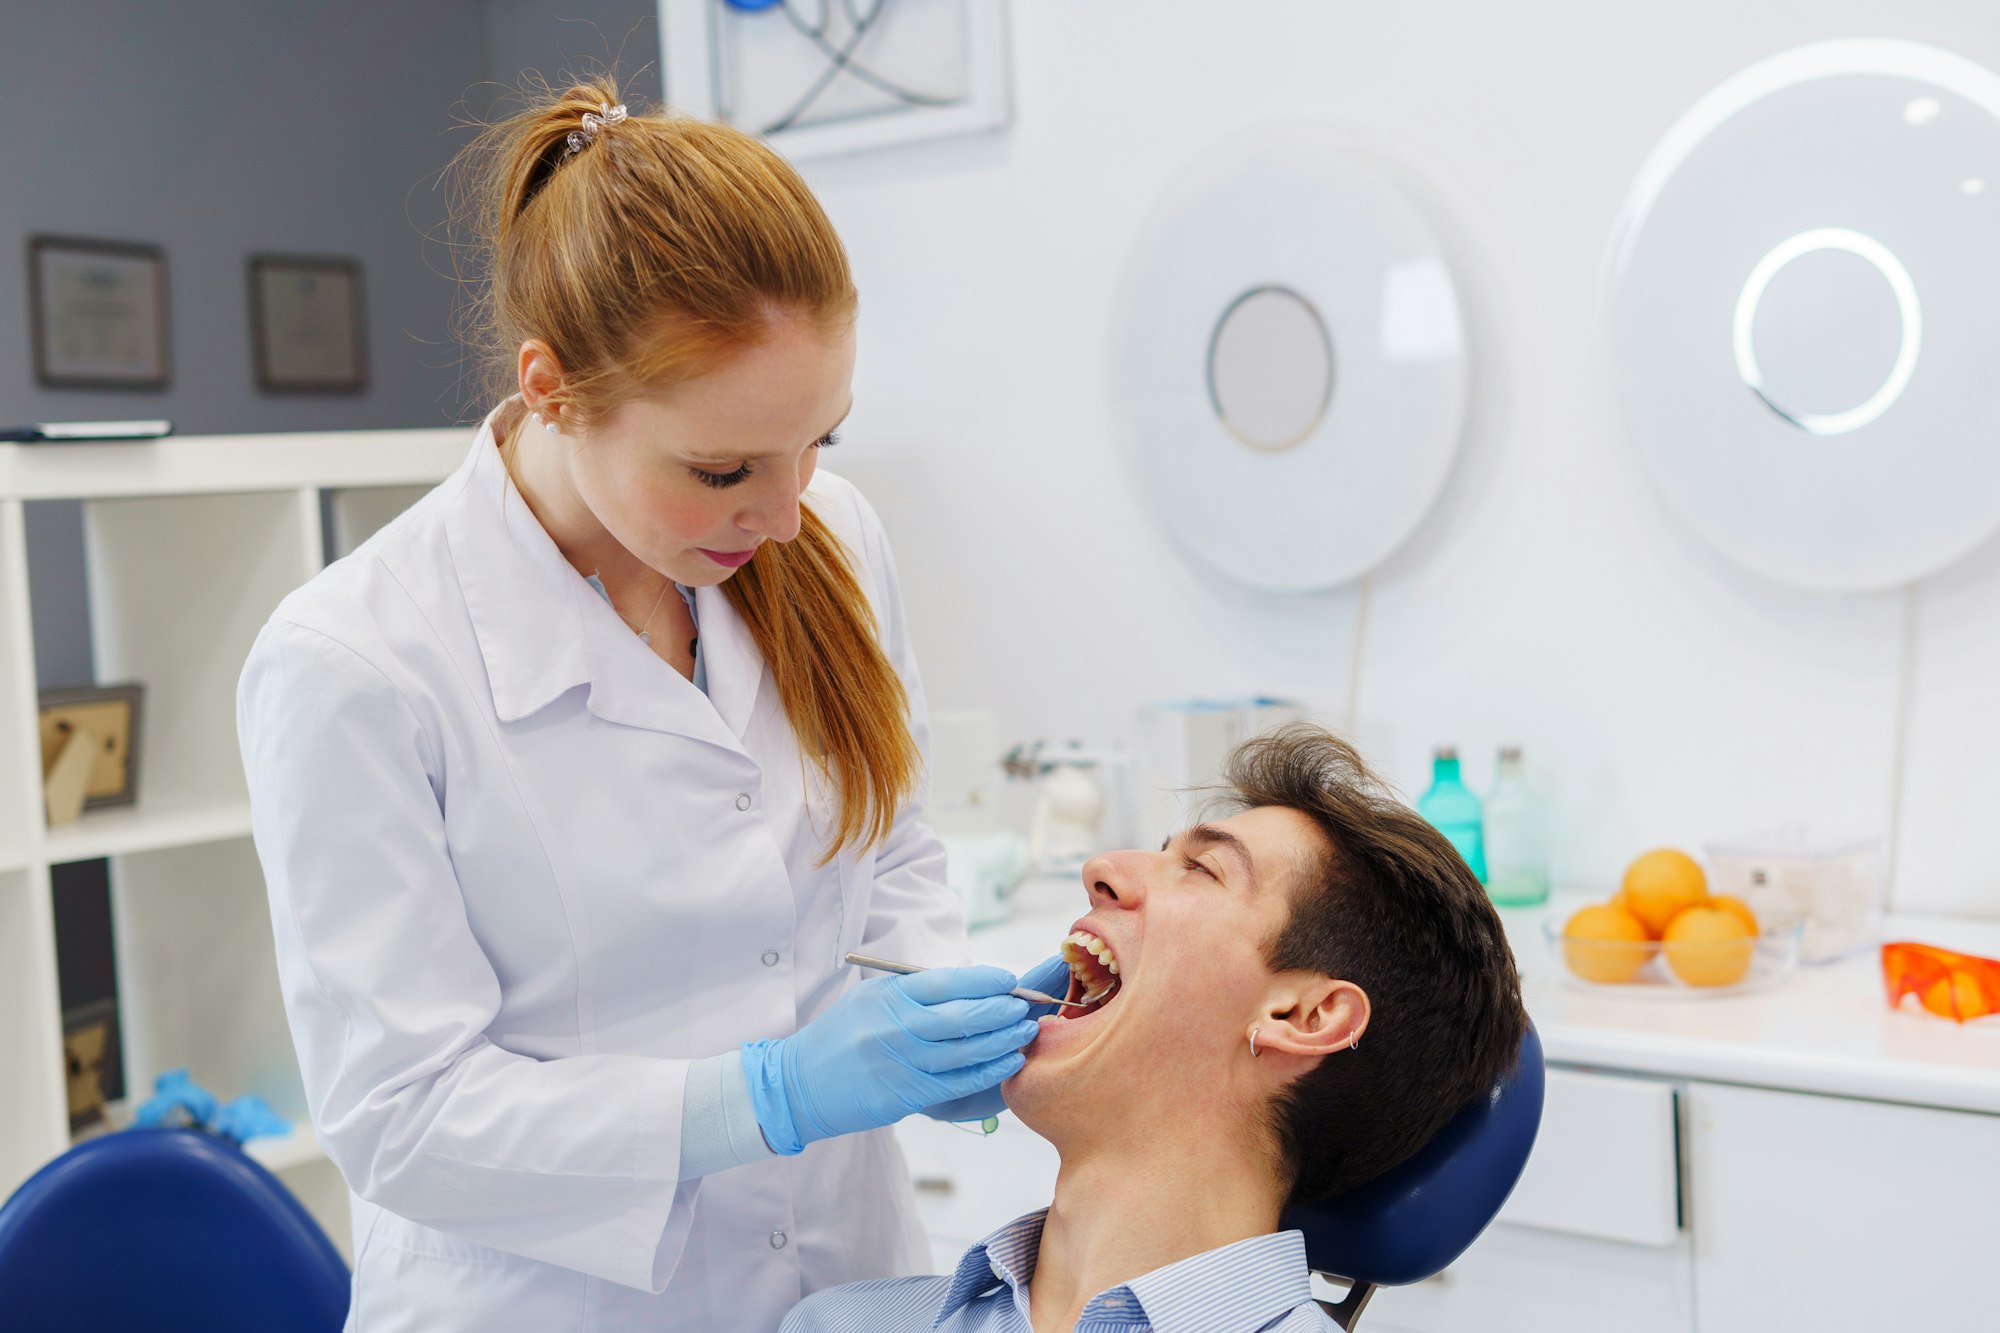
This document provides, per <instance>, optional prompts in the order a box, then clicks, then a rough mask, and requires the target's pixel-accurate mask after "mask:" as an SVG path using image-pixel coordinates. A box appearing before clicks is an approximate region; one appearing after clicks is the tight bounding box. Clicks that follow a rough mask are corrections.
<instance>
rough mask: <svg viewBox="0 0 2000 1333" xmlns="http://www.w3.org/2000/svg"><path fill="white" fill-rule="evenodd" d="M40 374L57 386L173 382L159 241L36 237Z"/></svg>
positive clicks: (32, 274) (33, 310) (31, 248)
mask: <svg viewBox="0 0 2000 1333" xmlns="http://www.w3.org/2000/svg"><path fill="white" fill-rule="evenodd" d="M28 312H29V313H28V320H29V323H30V325H31V339H30V340H31V341H32V342H33V344H34V349H35V380H36V382H37V383H39V384H41V385H43V386H44V387H47V388H51V389H164V388H166V387H167V379H168V358H167V344H168V333H167V257H166V253H165V252H164V251H163V250H161V249H160V247H159V246H157V245H142V244H138V243H136V242H128V241H96V240H88V239H84V238H80V237H73V236H31V237H29V238H28Z"/></svg>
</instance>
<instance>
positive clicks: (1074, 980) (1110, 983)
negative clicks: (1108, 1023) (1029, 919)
mask: <svg viewBox="0 0 2000 1333" xmlns="http://www.w3.org/2000/svg"><path fill="white" fill-rule="evenodd" d="M1062 956H1063V961H1064V962H1066V963H1068V964H1069V994H1067V995H1065V996H1064V997H1063V998H1064V999H1067V1000H1074V1001H1078V1002H1080V1003H1082V1004H1085V1005H1088V1006H1089V1008H1087V1009H1083V1010H1075V1009H1067V1008H1065V1009H1062V1010H1059V1011H1058V1012H1060V1013H1061V1015H1062V1016H1063V1017H1064V1018H1083V1017H1087V1016H1088V1015H1090V1014H1094V1013H1096V1012H1097V1011H1098V1010H1100V1009H1102V1008H1104V1006H1105V1005H1107V1004H1109V1003H1110V1002H1111V998H1112V997H1113V996H1115V995H1116V994H1118V987H1119V984H1120V981H1119V976H1118V956H1117V955H1116V954H1114V953H1113V952H1112V951H1111V945H1110V944H1108V943H1107V942H1106V941H1105V940H1104V939H1103V938H1102V937H1100V936H1097V935H1093V934H1091V933H1090V932H1089V931H1087V930H1073V931H1071V932H1070V933H1069V935H1068V937H1067V938H1065V939H1064V940H1063V942H1062Z"/></svg>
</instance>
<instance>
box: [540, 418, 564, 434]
mask: <svg viewBox="0 0 2000 1333" xmlns="http://www.w3.org/2000/svg"><path fill="white" fill-rule="evenodd" d="M542 429H543V430H545V431H547V432H548V433H549V434H551V435H560V434H562V432H561V431H559V430H557V429H556V423H555V422H553V421H544V422H543V423H542Z"/></svg>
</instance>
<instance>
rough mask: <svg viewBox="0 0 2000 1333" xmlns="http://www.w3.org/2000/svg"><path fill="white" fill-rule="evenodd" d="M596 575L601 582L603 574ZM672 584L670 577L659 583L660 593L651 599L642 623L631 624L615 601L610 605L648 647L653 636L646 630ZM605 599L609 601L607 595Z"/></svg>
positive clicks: (665, 598) (651, 644)
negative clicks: (649, 607)
mask: <svg viewBox="0 0 2000 1333" xmlns="http://www.w3.org/2000/svg"><path fill="white" fill-rule="evenodd" d="M597 577H598V581H599V582H602V581H603V579H604V576H603V575H602V574H600V575H598V576H597ZM673 586H674V581H673V580H672V579H668V580H667V581H666V582H665V583H662V584H661V585H660V595H659V596H658V597H655V598H654V599H653V609H652V610H650V611H648V612H647V613H646V619H645V623H644V624H639V625H634V624H632V622H631V620H629V619H628V618H627V617H626V615H625V613H624V612H623V611H618V607H617V605H616V604H615V603H614V604H613V605H612V607H611V609H612V610H613V611H618V618H619V619H620V620H623V621H625V623H626V625H627V626H629V627H630V628H632V629H635V630H637V631H638V632H639V642H640V643H643V644H645V645H646V646H647V647H648V648H650V647H652V646H653V636H652V635H651V634H648V633H647V632H646V631H647V629H648V628H649V627H650V626H651V625H652V623H653V617H654V616H657V615H658V614H660V605H661V603H663V602H665V601H666V600H667V589H669V588H671V587H673ZM605 600H606V601H609V600H610V599H609V598H608V597H607V598H606V599H605Z"/></svg>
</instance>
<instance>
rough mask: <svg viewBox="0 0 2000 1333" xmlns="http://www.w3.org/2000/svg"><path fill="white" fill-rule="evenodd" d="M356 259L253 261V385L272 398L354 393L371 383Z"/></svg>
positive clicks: (294, 257) (277, 257) (267, 257)
mask: <svg viewBox="0 0 2000 1333" xmlns="http://www.w3.org/2000/svg"><path fill="white" fill-rule="evenodd" d="M364 329H365V325H364V323H363V320H362V312H361V264H360V261H358V260H353V259H338V258H324V257H321V258H313V257H310V256H297V255H252V256H251V258H250V331H251V338H250V341H251V346H252V347H253V348H254V349H255V355H256V359H257V387H258V388H260V389H263V390H265V391H267V392H270V393H354V392H358V391H360V390H362V389H365V388H366V387H367V385H368V348H367V341H366V335H365V333H364Z"/></svg>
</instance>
